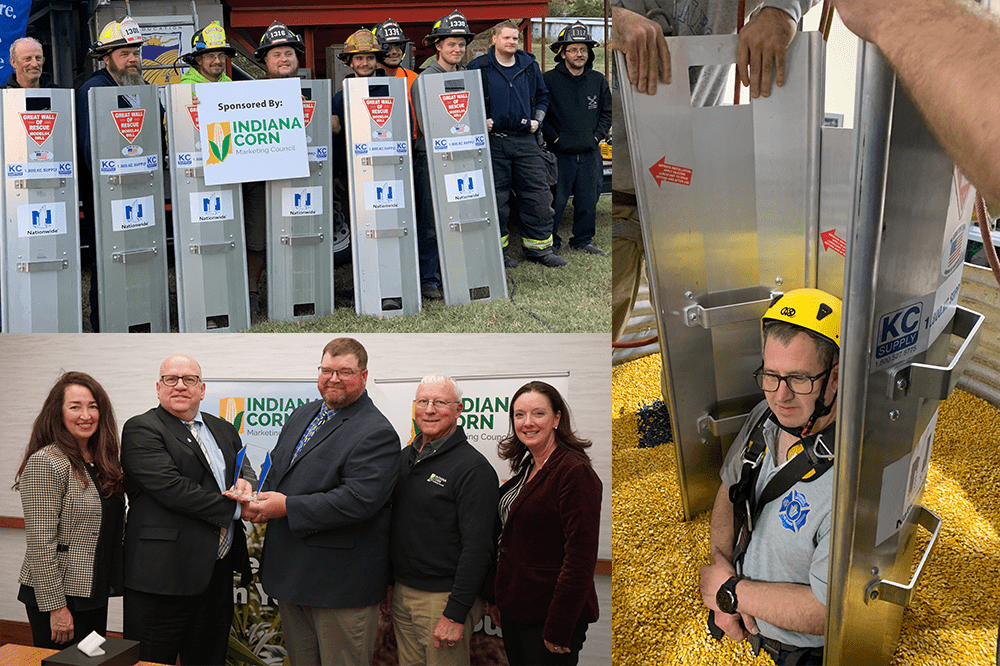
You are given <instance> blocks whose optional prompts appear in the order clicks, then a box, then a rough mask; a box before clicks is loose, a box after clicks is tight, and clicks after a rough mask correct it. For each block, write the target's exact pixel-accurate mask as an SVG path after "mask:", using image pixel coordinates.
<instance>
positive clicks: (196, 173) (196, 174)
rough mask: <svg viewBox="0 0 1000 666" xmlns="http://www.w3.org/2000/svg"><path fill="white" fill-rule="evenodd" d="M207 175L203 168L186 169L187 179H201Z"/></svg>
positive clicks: (185, 175)
mask: <svg viewBox="0 0 1000 666" xmlns="http://www.w3.org/2000/svg"><path fill="white" fill-rule="evenodd" d="M204 174H205V169H203V168H202V167H188V168H186V169H184V177H185V178H201V177H202V176H203V175H204Z"/></svg>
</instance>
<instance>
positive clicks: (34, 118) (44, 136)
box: [19, 111, 131, 148]
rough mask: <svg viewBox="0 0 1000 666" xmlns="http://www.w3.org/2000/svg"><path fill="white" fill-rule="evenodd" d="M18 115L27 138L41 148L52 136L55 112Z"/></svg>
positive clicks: (26, 112)
mask: <svg viewBox="0 0 1000 666" xmlns="http://www.w3.org/2000/svg"><path fill="white" fill-rule="evenodd" d="M19 115H20V116H21V122H22V123H23V124H24V131H25V132H27V134H28V138H30V139H31V140H32V141H34V142H35V143H36V144H38V147H39V148H41V147H42V144H43V143H45V142H46V141H48V140H49V137H50V136H52V130H53V129H55V126H56V117H57V116H58V115H59V114H58V113H56V112H55V111H20V112H19ZM129 143H131V141H130V142H129Z"/></svg>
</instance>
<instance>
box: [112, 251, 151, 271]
mask: <svg viewBox="0 0 1000 666" xmlns="http://www.w3.org/2000/svg"><path fill="white" fill-rule="evenodd" d="M156 252H157V250H156V248H155V247H147V248H139V249H136V250H124V251H122V252H112V253H111V261H112V262H113V263H116V264H125V265H126V266H127V265H129V264H141V263H142V262H144V261H149V260H150V259H152V258H153V257H155V256H156Z"/></svg>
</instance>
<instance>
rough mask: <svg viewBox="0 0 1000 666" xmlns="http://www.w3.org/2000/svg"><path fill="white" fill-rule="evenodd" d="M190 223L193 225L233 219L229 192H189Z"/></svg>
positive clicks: (231, 200)
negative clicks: (193, 223)
mask: <svg viewBox="0 0 1000 666" xmlns="http://www.w3.org/2000/svg"><path fill="white" fill-rule="evenodd" d="M190 198H191V221H192V222H195V223H201V222H215V221H218V220H231V219H233V193H232V191H231V190H216V191H214V192H191V195H190Z"/></svg>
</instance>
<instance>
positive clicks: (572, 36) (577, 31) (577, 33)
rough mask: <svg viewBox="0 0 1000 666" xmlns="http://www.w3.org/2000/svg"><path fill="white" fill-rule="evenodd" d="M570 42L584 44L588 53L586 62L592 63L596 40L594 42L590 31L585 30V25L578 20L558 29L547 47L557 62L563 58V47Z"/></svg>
mask: <svg viewBox="0 0 1000 666" xmlns="http://www.w3.org/2000/svg"><path fill="white" fill-rule="evenodd" d="M570 44H586V45H587V51H588V52H589V54H590V55H589V57H588V58H587V64H588V65H591V64H593V62H594V47H595V46H597V42H595V41H594V39H593V38H592V37H591V36H590V31H589V30H587V26H585V25H584V24H583V23H581V22H580V21H577V22H576V23H574V24H573V25H571V26H569V27H568V28H563V29H562V30H560V31H559V37H558V38H557V39H556V41H554V42H552V44H551V45H550V46H549V48H550V49H552V52H553V53H555V54H556V61H557V62H558V61H560V60H562V59H563V49H564V48H566V47H567V46H569V45H570Z"/></svg>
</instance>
